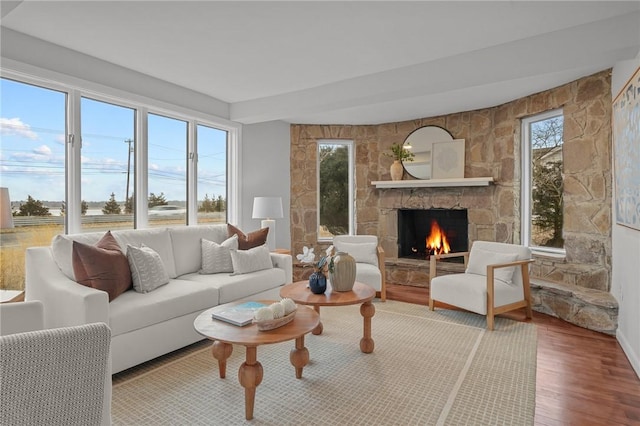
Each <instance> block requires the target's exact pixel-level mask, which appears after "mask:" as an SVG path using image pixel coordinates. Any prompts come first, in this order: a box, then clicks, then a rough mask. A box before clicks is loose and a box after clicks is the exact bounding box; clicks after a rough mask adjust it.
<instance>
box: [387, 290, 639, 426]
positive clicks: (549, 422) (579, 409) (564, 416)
mask: <svg viewBox="0 0 640 426" xmlns="http://www.w3.org/2000/svg"><path fill="white" fill-rule="evenodd" d="M387 298H388V299H391V300H400V301H404V302H409V303H417V304H420V305H428V303H429V290H428V289H426V288H421V287H410V286H402V285H392V284H387ZM436 309H438V308H436ZM501 316H504V317H507V318H511V319H514V320H516V321H526V320H527V319H526V316H525V313H524V309H523V310H522V311H514V312H511V313H508V314H504V315H501ZM530 321H531V322H532V323H533V324H535V325H536V326H537V329H538V358H537V383H536V416H535V424H536V425H544V426H557V425H580V426H582V425H640V379H638V376H636V374H635V372H634V370H633V368H632V367H631V364H630V363H629V360H628V359H627V357H626V355H625V354H624V352H623V351H622V348H621V347H620V345H619V344H618V342H617V340H616V339H615V338H614V337H612V336H608V335H606V334H602V333H597V332H595V331H591V330H586V329H584V328H580V327H577V326H575V325H573V324H570V323H568V322H565V321H562V320H560V319H557V318H554V317H552V316H549V315H545V314H540V313H538V312H534V313H533V319H532V320H530Z"/></svg>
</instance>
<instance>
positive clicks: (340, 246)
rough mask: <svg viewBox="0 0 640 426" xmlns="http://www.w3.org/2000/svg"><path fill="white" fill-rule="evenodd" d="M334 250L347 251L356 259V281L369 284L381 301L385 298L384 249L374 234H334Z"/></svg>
mask: <svg viewBox="0 0 640 426" xmlns="http://www.w3.org/2000/svg"><path fill="white" fill-rule="evenodd" d="M333 246H334V248H335V251H336V252H338V251H343V252H346V253H349V254H350V255H351V256H353V258H354V259H355V260H356V281H358V282H361V283H363V284H367V285H370V286H371V287H373V288H374V289H375V290H376V296H378V297H379V298H380V300H381V301H383V302H384V301H386V300H387V285H386V281H385V267H384V250H383V249H382V247H380V246H379V245H378V237H377V236H375V235H336V236H335V237H333Z"/></svg>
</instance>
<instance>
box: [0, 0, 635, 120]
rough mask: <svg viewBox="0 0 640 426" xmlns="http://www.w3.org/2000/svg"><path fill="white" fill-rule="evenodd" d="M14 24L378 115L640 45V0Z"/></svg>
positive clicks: (63, 18)
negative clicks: (639, 0)
mask: <svg viewBox="0 0 640 426" xmlns="http://www.w3.org/2000/svg"><path fill="white" fill-rule="evenodd" d="M2 6H3V9H2V21H1V24H2V26H4V27H7V28H9V29H12V30H14V31H18V32H21V33H24V34H27V35H30V36H33V37H36V38H40V39H43V40H46V41H49V42H51V43H54V44H58V45H61V46H64V47H66V48H69V49H73V50H76V51H79V52H82V53H84V54H87V55H91V56H93V57H96V58H99V59H102V60H105V61H108V62H112V63H114V64H117V65H120V66H124V67H127V68H130V69H132V70H135V71H138V72H141V73H143V74H147V75H150V76H153V77H156V78H159V79H161V80H166V81H169V82H171V83H174V84H177V85H180V86H184V87H186V88H189V89H191V90H195V91H197V92H201V93H204V94H207V95H209V96H212V97H214V98H217V99H219V100H222V101H224V102H227V103H229V104H230V118H231V120H234V121H238V122H242V123H256V122H262V121H269V120H284V121H288V122H295V123H318V124H374V123H382V122H393V121H401V120H409V119H414V118H420V117H430V116H435V115H440V114H446V113H451V112H458V111H465V110H472V109H477V108H483V107H488V106H493V105H498V104H501V103H504V102H507V101H510V100H513V99H516V98H518V97H522V96H525V95H528V94H531V93H535V92H538V91H541V90H545V89H548V88H551V87H555V86H558V85H561V84H564V83H566V82H568V81H572V80H575V79H577V78H579V77H582V76H585V75H589V74H591V73H594V72H597V71H600V70H603V69H606V68H608V67H611V66H613V65H614V64H615V62H616V61H620V60H625V59H631V58H634V57H635V56H636V55H637V54H638V51H639V50H640V2H638V1H627V2H615V1H586V2H577V1H567V2H561V1H555V2H541V1H495V2H485V1H470V2H461V1H447V2H435V1H413V2H397V1H377V2H364V1H348V2H337V1H336V2H333V1H325V2H310V1H294V2H271V1H258V2H247V1H234V2H221V1H195V2H186V1H112V2H108V1H68V2H60V1H30V0H27V1H23V2H19V1H18V2H5V1H3V2H2Z"/></svg>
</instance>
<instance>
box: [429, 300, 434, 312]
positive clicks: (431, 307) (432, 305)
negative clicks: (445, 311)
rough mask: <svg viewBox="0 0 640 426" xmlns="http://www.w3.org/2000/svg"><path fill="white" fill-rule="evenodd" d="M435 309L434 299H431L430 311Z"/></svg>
mask: <svg viewBox="0 0 640 426" xmlns="http://www.w3.org/2000/svg"><path fill="white" fill-rule="evenodd" d="M433 309H434V303H433V299H432V298H429V310H430V311H433Z"/></svg>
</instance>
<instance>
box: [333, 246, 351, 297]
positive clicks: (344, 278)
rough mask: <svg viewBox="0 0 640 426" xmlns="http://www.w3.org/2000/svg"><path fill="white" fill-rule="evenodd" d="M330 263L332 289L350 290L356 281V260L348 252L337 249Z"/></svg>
mask: <svg viewBox="0 0 640 426" xmlns="http://www.w3.org/2000/svg"><path fill="white" fill-rule="evenodd" d="M331 264H333V267H330V268H329V278H330V280H331V288H333V290H334V291H351V290H352V289H353V284H354V283H355V282H356V260H355V259H354V258H353V256H351V255H350V254H349V253H345V252H342V251H339V252H338V253H336V254H335V255H334V256H333V257H332V259H331Z"/></svg>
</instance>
